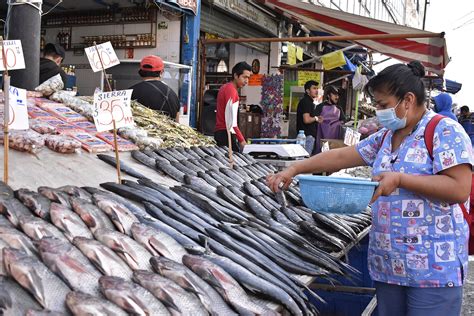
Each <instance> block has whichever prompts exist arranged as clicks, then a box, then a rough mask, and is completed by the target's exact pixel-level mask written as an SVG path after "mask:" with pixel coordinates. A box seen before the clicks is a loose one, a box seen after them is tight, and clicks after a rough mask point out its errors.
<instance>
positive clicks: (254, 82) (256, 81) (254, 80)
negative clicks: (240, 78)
mask: <svg viewBox="0 0 474 316" xmlns="http://www.w3.org/2000/svg"><path fill="white" fill-rule="evenodd" d="M262 81H263V75H262V74H256V75H250V78H249V84H248V85H249V86H251V87H255V86H261V85H262Z"/></svg>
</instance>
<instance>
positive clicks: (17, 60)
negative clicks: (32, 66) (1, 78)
mask: <svg viewBox="0 0 474 316" xmlns="http://www.w3.org/2000/svg"><path fill="white" fill-rule="evenodd" d="M3 50H4V51H5V57H6V64H7V69H8V70H15V69H25V57H24V56H23V48H22V46H21V41H20V40H14V41H3ZM4 70H5V66H4V64H3V54H2V53H1V52H0V71H4Z"/></svg>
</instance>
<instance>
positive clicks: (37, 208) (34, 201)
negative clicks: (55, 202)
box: [16, 189, 51, 219]
mask: <svg viewBox="0 0 474 316" xmlns="http://www.w3.org/2000/svg"><path fill="white" fill-rule="evenodd" d="M16 195H17V197H18V199H19V200H20V201H22V202H23V204H25V206H26V207H27V208H29V209H30V210H31V211H32V212H33V213H35V214H36V215H38V216H39V217H41V218H44V219H49V207H50V205H51V201H50V200H48V198H46V197H45V196H43V195H41V194H39V193H37V192H34V191H31V190H28V189H19V190H17V191H16Z"/></svg>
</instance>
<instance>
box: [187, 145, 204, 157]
mask: <svg viewBox="0 0 474 316" xmlns="http://www.w3.org/2000/svg"><path fill="white" fill-rule="evenodd" d="M189 149H190V150H192V151H194V152H195V153H196V154H198V155H199V157H201V158H204V157H206V156H207V155H208V154H207V153H206V152H205V151H204V150H203V148H201V147H197V146H191V147H190V148H189Z"/></svg>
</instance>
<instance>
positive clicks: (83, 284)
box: [38, 237, 102, 295]
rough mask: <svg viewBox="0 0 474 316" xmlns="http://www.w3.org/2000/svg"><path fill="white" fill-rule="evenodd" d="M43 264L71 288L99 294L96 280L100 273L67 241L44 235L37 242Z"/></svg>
mask: <svg viewBox="0 0 474 316" xmlns="http://www.w3.org/2000/svg"><path fill="white" fill-rule="evenodd" d="M38 250H39V252H40V256H41V260H43V262H44V264H45V265H46V266H47V267H48V268H49V269H50V270H51V271H53V272H54V273H56V274H57V275H58V276H60V277H61V278H62V279H63V280H64V281H65V282H66V283H67V284H68V285H69V286H70V287H71V288H72V289H74V290H77V291H82V292H84V293H87V294H91V295H99V293H100V291H99V287H98V284H97V283H98V281H99V278H100V277H101V276H102V274H101V273H100V272H99V271H97V269H96V268H95V267H94V266H93V265H92V264H91V263H90V261H89V260H88V259H87V258H86V257H85V256H84V255H83V254H82V253H81V252H80V251H79V249H77V248H76V247H74V246H73V245H71V244H70V243H69V242H67V241H63V240H60V239H56V238H51V237H45V238H43V239H41V240H40V241H39V242H38Z"/></svg>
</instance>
